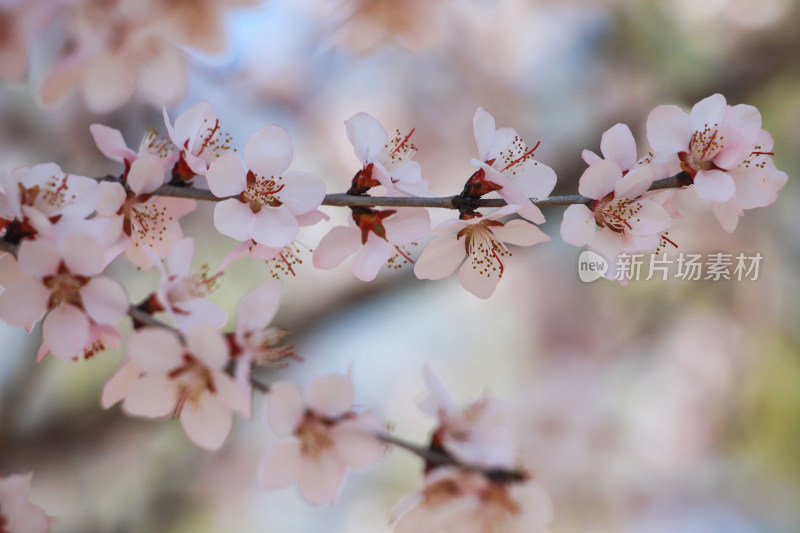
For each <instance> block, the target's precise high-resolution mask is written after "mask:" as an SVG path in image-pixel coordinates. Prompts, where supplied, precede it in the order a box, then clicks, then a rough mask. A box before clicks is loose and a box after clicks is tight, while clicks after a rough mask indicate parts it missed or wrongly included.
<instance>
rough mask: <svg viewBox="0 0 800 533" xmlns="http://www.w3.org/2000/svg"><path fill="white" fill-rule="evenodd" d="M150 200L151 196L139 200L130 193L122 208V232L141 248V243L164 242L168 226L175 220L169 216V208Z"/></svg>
mask: <svg viewBox="0 0 800 533" xmlns="http://www.w3.org/2000/svg"><path fill="white" fill-rule="evenodd" d="M150 200H151V198H150V196H149V195H144V196H141V197H138V198H137V197H135V195H134V194H133V193H129V196H128V200H127V201H126V202H125V204H124V205H123V206H122V213H123V216H124V219H123V221H122V231H123V232H124V233H125V234H126V235H128V236H129V237H130V238H131V239H133V240H134V242H135V246H139V243H140V242H144V243H148V244H149V243H152V244H155V243H157V242H158V241H162V240H163V239H164V234H165V233H166V232H167V224H168V223H169V222H171V221H172V220H173V218H172V217H171V216H169V215H168V214H167V206H165V205H161V204H160V203H157V202H156V201H155V200H154V199H153V200H152V201H150Z"/></svg>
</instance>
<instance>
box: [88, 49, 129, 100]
mask: <svg viewBox="0 0 800 533" xmlns="http://www.w3.org/2000/svg"><path fill="white" fill-rule="evenodd" d="M135 88H136V70H135V69H131V68H129V66H128V62H127V61H124V60H122V59H121V58H119V57H115V56H112V55H103V56H101V57H100V58H98V59H97V60H95V61H94V63H92V64H91V65H90V66H89V69H88V71H87V72H86V75H85V76H84V78H83V96H84V99H85V100H86V105H87V106H88V107H89V109H90V110H92V111H93V112H95V113H108V112H110V111H113V110H114V109H117V108H118V107H120V106H122V104H124V103H125V102H127V101H128V100H129V99H130V97H131V96H132V95H133V91H134V89H135Z"/></svg>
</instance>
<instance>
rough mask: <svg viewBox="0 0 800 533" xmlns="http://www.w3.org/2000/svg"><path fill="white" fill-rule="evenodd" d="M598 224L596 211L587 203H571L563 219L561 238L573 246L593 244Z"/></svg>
mask: <svg viewBox="0 0 800 533" xmlns="http://www.w3.org/2000/svg"><path fill="white" fill-rule="evenodd" d="M596 228H597V224H596V223H595V220H594V213H592V210H591V209H589V208H588V207H586V206H585V205H577V204H576V205H571V206H569V207H567V209H566V210H564V219H563V220H562V221H561V238H562V239H563V240H564V242H566V243H569V244H572V245H573V246H583V245H585V244H591V243H592V240H593V239H594V233H595V230H596Z"/></svg>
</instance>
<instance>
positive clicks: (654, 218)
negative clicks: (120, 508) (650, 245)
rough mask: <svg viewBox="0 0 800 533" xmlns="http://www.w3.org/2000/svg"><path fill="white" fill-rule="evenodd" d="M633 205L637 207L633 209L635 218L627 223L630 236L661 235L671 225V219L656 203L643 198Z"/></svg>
mask: <svg viewBox="0 0 800 533" xmlns="http://www.w3.org/2000/svg"><path fill="white" fill-rule="evenodd" d="M635 203H636V204H637V205H636V206H633V208H634V209H635V210H636V218H633V219H631V220H630V221H629V223H630V225H631V228H630V230H629V233H630V234H631V235H637V236H638V235H652V234H654V233H661V232H662V231H664V230H666V229H667V228H669V227H670V226H671V225H672V217H671V216H670V215H669V213H667V211H666V210H665V209H664V208H663V207H661V206H660V205H658V204H657V203H655V202H652V201H650V200H647V199H644V198H642V199H640V200H637V201H636V202H635Z"/></svg>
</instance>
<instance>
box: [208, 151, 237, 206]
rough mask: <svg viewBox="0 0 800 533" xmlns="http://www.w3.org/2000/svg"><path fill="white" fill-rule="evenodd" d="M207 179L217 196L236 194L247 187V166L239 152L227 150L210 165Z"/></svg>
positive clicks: (212, 191)
mask: <svg viewBox="0 0 800 533" xmlns="http://www.w3.org/2000/svg"><path fill="white" fill-rule="evenodd" d="M206 180H207V181H208V188H209V189H210V190H211V193H212V194H213V195H214V196H216V197H217V198H226V197H228V196H236V195H238V194H239V193H241V192H242V191H244V190H245V189H247V168H246V167H245V166H244V163H243V162H242V158H241V157H240V156H239V153H238V152H225V153H224V154H222V155H221V156H220V157H219V158H218V159H217V160H216V161H214V162H212V163H211V165H209V167H208V172H207V173H206Z"/></svg>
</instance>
